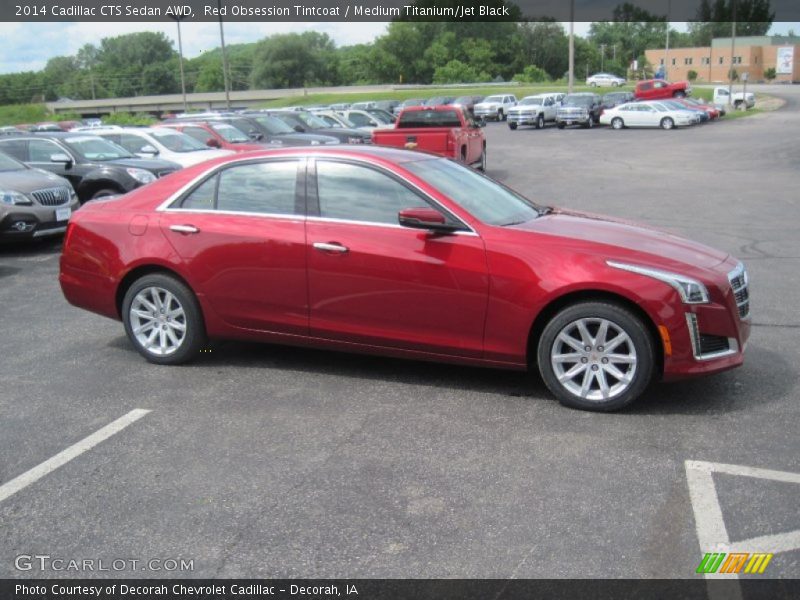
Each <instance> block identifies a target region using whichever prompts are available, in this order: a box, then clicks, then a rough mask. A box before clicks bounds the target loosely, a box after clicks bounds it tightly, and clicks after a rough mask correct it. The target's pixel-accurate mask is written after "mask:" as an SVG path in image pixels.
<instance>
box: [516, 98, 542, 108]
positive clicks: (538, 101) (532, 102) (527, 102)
mask: <svg viewBox="0 0 800 600" xmlns="http://www.w3.org/2000/svg"><path fill="white" fill-rule="evenodd" d="M543 102H544V98H523V99H522V100H520V101H519V103H520V104H524V105H525V106H531V105H532V106H541V105H542V103H543Z"/></svg>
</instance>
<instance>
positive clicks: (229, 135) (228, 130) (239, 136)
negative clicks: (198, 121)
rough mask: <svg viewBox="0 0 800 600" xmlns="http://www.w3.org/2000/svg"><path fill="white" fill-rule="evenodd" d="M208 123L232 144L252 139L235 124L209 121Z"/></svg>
mask: <svg viewBox="0 0 800 600" xmlns="http://www.w3.org/2000/svg"><path fill="white" fill-rule="evenodd" d="M208 125H209V127H211V129H213V130H214V131H216V132H217V133H218V134H220V136H222V139H224V140H225V141H226V142H230V143H231V144H242V143H244V142H249V141H250V138H249V137H247V134H246V133H244V132H242V131H239V130H238V129H236V127H234V126H233V125H228V124H227V123H209V124H208Z"/></svg>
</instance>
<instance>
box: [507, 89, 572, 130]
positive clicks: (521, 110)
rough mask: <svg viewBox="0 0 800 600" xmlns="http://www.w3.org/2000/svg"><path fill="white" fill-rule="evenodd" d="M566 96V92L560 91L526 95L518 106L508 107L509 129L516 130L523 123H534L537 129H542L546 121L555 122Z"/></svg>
mask: <svg viewBox="0 0 800 600" xmlns="http://www.w3.org/2000/svg"><path fill="white" fill-rule="evenodd" d="M564 96H566V94H563V93H560V92H559V93H552V94H536V95H535V96H526V97H525V98H523V99H522V100H520V101H519V102H518V103H517V105H516V106H514V107H512V108H510V109H508V118H507V121H508V127H509V129H511V130H514V129H516V128H517V127H520V126H522V125H533V126H534V127H536V129H542V128H543V127H544V126H545V124H546V123H548V122H555V120H556V112H557V111H558V107H559V106H560V105H561V100H562V99H563V98H564Z"/></svg>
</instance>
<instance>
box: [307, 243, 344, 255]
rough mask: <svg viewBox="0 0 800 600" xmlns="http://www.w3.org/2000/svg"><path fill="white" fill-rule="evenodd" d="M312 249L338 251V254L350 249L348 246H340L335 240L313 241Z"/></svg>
mask: <svg viewBox="0 0 800 600" xmlns="http://www.w3.org/2000/svg"><path fill="white" fill-rule="evenodd" d="M314 249H315V250H319V251H320V252H338V253H339V254H344V253H345V252H349V251H350V248H348V247H347V246H342V245H341V244H339V243H336V242H330V243H329V242H314Z"/></svg>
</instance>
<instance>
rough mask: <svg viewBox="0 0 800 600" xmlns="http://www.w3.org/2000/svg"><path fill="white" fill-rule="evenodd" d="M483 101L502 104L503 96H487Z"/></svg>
mask: <svg viewBox="0 0 800 600" xmlns="http://www.w3.org/2000/svg"><path fill="white" fill-rule="evenodd" d="M484 102H499V103H500V104H502V103H503V96H489V97H488V98H486V99H485V100H484Z"/></svg>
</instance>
